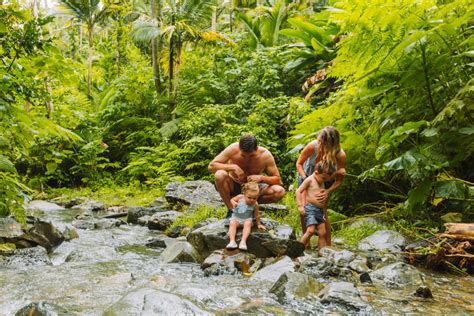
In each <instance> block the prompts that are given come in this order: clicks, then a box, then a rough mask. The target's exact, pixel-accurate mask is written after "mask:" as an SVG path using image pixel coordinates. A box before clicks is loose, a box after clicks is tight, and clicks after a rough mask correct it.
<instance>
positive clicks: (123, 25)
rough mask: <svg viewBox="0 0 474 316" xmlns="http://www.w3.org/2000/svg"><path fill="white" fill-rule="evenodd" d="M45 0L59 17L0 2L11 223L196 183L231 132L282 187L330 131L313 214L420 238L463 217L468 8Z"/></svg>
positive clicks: (469, 182)
mask: <svg viewBox="0 0 474 316" xmlns="http://www.w3.org/2000/svg"><path fill="white" fill-rule="evenodd" d="M35 3H37V2H35ZM61 3H62V5H63V8H62V9H59V7H57V8H55V10H63V12H66V11H67V12H68V14H69V15H68V16H66V15H59V14H56V15H49V16H46V13H45V12H44V11H42V10H40V11H39V12H40V14H39V16H38V17H35V15H34V14H33V12H35V10H33V9H32V8H31V7H28V6H25V5H24V4H20V3H19V2H16V1H9V2H8V4H4V5H2V6H1V7H0V17H1V21H2V24H1V25H0V26H1V27H0V42H1V44H2V45H1V49H0V57H1V59H2V61H3V63H2V64H1V65H0V78H2V79H1V81H2V84H1V85H0V215H9V214H11V215H13V216H15V217H17V218H19V219H22V218H24V213H23V201H24V200H25V195H29V196H30V197H41V198H44V197H48V198H50V197H53V196H61V195H63V196H64V195H66V196H72V195H75V194H77V195H86V196H89V197H91V198H100V199H102V200H103V201H104V202H106V203H107V204H129V205H146V204H147V203H149V202H150V201H151V200H153V199H154V198H155V197H156V196H158V195H160V194H162V190H163V188H164V187H165V186H166V185H167V184H168V183H169V182H171V181H183V180H191V179H205V180H211V179H212V175H211V174H210V173H209V172H208V171H207V165H208V163H209V162H210V160H211V159H212V158H213V157H214V156H215V155H216V154H218V153H219V152H220V151H221V150H222V149H223V148H225V146H227V145H228V144H230V143H232V142H235V141H237V140H238V138H239V137H240V136H241V135H242V133H253V134H255V135H256V136H257V138H258V140H259V143H260V145H262V146H265V147H267V148H268V149H270V150H271V151H272V153H273V154H274V156H275V159H276V162H277V165H278V167H279V169H280V172H281V174H282V178H283V182H284V185H285V187H287V188H288V187H289V186H290V184H292V183H294V181H295V173H296V172H295V161H296V158H297V156H298V152H299V150H300V149H301V148H302V146H303V145H304V144H305V143H306V142H308V141H309V140H311V139H314V138H315V137H316V135H317V131H318V130H319V129H321V128H323V127H324V126H327V125H334V126H335V127H337V128H338V130H339V131H340V133H341V143H342V148H344V150H345V152H346V153H347V157H348V160H347V168H346V169H347V176H346V178H345V180H344V183H343V185H342V187H341V188H340V189H339V190H338V191H337V192H336V193H334V195H333V196H332V197H331V204H330V208H331V209H333V210H334V211H336V212H337V213H339V214H343V215H344V216H346V217H347V219H349V220H350V219H351V218H357V217H359V216H364V215H367V214H371V215H374V214H380V216H382V217H385V218H386V219H387V221H389V222H392V223H396V225H401V228H400V229H408V230H409V231H410V230H411V229H412V228H415V229H418V228H419V231H420V232H422V231H423V230H428V231H431V229H433V230H436V229H439V228H440V227H441V226H440V223H441V217H442V216H443V215H446V214H447V213H453V212H454V213H458V214H460V217H461V220H463V221H473V220H474V218H473V216H474V212H473V205H474V204H473V203H472V202H473V181H474V180H473V179H474V175H473V168H472V163H471V160H472V151H473V146H474V145H473V144H474V142H473V141H472V139H473V133H474V128H473V116H474V113H473V108H472V104H473V99H474V97H473V91H474V90H473V88H472V86H473V79H472V73H473V71H472V68H473V63H472V58H473V57H474V55H473V53H472V52H473V51H472V46H473V37H472V28H471V27H470V24H471V20H472V12H473V5H472V4H468V3H467V2H466V1H462V0H450V1H434V0H425V1H408V0H403V1H382V0H380V1H372V2H371V3H370V5H369V3H367V2H365V1H361V0H340V1H337V0H334V1H324V3H322V2H319V1H310V2H307V1H284V0H274V1H264V2H262V3H261V6H260V7H256V3H255V2H252V1H249V2H245V3H243V2H238V3H237V2H235V1H234V2H220V1H210V0H206V1H188V0H183V1H176V2H164V1H159V0H151V1H142V0H140V1H121V2H120V3H119V4H117V3H112V2H110V1H101V2H100V5H99V2H90V3H89V2H87V1H86V2H85V3H89V5H85V4H84V3H83V2H79V1H75V0H68V1H62V2H61ZM230 3H232V4H230ZM216 5H217V6H218V10H217V12H218V15H217V19H215V20H214V23H211V20H212V16H213V15H212V12H213V6H216ZM173 6H174V7H173ZM152 9H154V10H152ZM173 12H174V13H173ZM88 13H91V14H88ZM173 14H174V15H173ZM230 16H233V17H234V19H229V17H230ZM87 17H94V18H92V19H89V18H87ZM71 18H72V19H71ZM177 21H179V23H177ZM211 25H215V28H211ZM86 26H88V27H86ZM50 30H51V31H50ZM54 30H56V31H54ZM88 30H90V31H91V32H90V33H87V31H88ZM170 30H173V33H170ZM86 34H87V35H88V36H85V35H86ZM317 71H319V72H318V76H317V77H318V80H316V82H314V81H313V83H314V84H313V85H309V87H307V88H308V90H306V91H305V92H302V90H301V87H302V85H303V83H304V82H305V81H306V79H307V78H309V77H311V76H312V75H314V74H315V72H317ZM64 188H69V189H64ZM292 199H294V197H293V196H292V194H290V193H289V194H288V195H287V197H286V200H285V203H286V204H287V205H289V206H290V210H291V212H294V210H295V209H296V208H294V207H293V206H292V203H293V202H292ZM280 219H281V220H283V221H285V222H287V223H289V224H291V225H292V226H293V227H298V222H297V216H294V214H293V213H290V215H288V217H283V218H280ZM347 219H342V218H340V219H334V220H333V222H334V225H335V228H336V229H337V228H339V227H341V228H342V227H345V224H344V223H345V222H341V223H340V224H338V223H337V221H344V220H347ZM425 232H426V231H425ZM426 233H427V232H426Z"/></svg>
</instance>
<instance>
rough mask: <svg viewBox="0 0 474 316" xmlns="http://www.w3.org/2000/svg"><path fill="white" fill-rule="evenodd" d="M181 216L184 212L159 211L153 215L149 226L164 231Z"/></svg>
mask: <svg viewBox="0 0 474 316" xmlns="http://www.w3.org/2000/svg"><path fill="white" fill-rule="evenodd" d="M180 216H183V213H181V212H176V211H166V212H159V213H156V214H154V215H153V216H151V218H150V219H149V220H148V225H147V226H148V228H149V229H152V230H162V231H164V230H167V229H168V227H170V226H171V224H173V222H174V221H175V220H176V219H177V218H178V217H180Z"/></svg>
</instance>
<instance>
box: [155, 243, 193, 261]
mask: <svg viewBox="0 0 474 316" xmlns="http://www.w3.org/2000/svg"><path fill="white" fill-rule="evenodd" d="M160 261H161V262H164V263H173V262H194V263H201V262H202V257H201V255H200V254H199V253H198V252H197V251H196V249H194V247H193V246H192V245H191V244H190V243H188V242H186V241H177V242H176V243H174V244H172V245H171V246H169V247H168V248H166V249H165V250H164V251H163V252H162V253H161V255H160Z"/></svg>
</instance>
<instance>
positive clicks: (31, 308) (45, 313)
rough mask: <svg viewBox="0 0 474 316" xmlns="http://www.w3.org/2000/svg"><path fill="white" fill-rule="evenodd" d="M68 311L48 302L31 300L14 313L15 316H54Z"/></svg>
mask: <svg viewBox="0 0 474 316" xmlns="http://www.w3.org/2000/svg"><path fill="white" fill-rule="evenodd" d="M67 314H68V311H67V310H66V309H65V308H62V307H61V306H58V305H55V304H51V303H48V302H33V303H30V304H28V305H26V306H25V307H23V308H22V309H20V310H19V311H17V312H16V313H15V316H56V315H67Z"/></svg>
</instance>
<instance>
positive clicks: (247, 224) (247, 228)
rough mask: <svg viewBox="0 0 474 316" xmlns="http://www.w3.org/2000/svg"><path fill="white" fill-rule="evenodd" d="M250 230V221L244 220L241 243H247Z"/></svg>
mask: <svg viewBox="0 0 474 316" xmlns="http://www.w3.org/2000/svg"><path fill="white" fill-rule="evenodd" d="M251 229H252V220H251V219H249V220H246V221H245V222H244V229H243V231H242V241H245V242H247V238H249V235H250V230H251Z"/></svg>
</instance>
